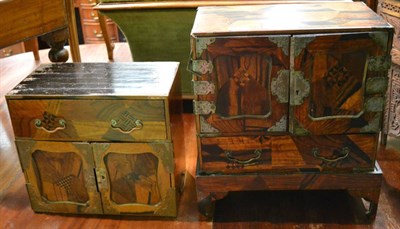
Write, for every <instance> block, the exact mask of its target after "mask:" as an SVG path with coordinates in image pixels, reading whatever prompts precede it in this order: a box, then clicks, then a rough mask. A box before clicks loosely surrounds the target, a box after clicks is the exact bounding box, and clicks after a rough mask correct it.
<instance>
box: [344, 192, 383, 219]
mask: <svg viewBox="0 0 400 229" xmlns="http://www.w3.org/2000/svg"><path fill="white" fill-rule="evenodd" d="M349 194H350V195H351V196H353V197H355V198H361V200H362V202H363V205H364V210H365V216H366V217H367V218H368V220H369V221H374V220H375V217H376V212H377V210H378V202H379V195H380V189H379V188H377V189H370V190H349Z"/></svg>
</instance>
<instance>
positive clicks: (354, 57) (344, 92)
mask: <svg viewBox="0 0 400 229" xmlns="http://www.w3.org/2000/svg"><path fill="white" fill-rule="evenodd" d="M390 37H391V34H390V33H387V32H371V33H348V34H317V35H304V36H303V35H296V36H294V37H293V39H292V44H291V46H292V50H293V52H292V55H293V57H292V58H293V59H294V61H293V63H292V64H293V71H292V72H291V95H294V96H292V97H291V101H290V102H291V105H292V108H293V120H292V121H293V122H292V123H291V132H292V133H294V134H296V135H303V134H341V133H360V132H369V133H373V132H379V131H380V127H381V120H382V113H383V108H384V95H385V93H386V90H387V82H388V78H387V71H388V69H389V68H390V55H389V53H390V41H391V38H390Z"/></svg>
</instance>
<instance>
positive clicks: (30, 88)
mask: <svg viewBox="0 0 400 229" xmlns="http://www.w3.org/2000/svg"><path fill="white" fill-rule="evenodd" d="M178 66H179V63H178V62H126V63H125V62H124V63H62V64H44V65H41V66H39V67H38V68H37V69H36V70H35V71H33V72H32V73H31V74H30V75H29V76H28V77H26V78H25V79H24V80H23V81H22V82H21V83H20V84H18V85H17V86H16V87H15V88H14V89H13V90H11V91H10V92H9V93H8V94H7V95H6V98H8V99H13V98H31V97H34V98H38V97H44V98H66V97H73V98H77V97H83V98H89V97H98V96H101V97H104V96H110V97H123V98H127V97H139V98H140V97H142V98H150V97H151V98H158V97H166V96H168V95H169V93H170V90H171V87H172V84H173V81H174V78H175V75H176V74H177V70H178Z"/></svg>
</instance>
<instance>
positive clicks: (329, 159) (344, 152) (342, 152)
mask: <svg viewBox="0 0 400 229" xmlns="http://www.w3.org/2000/svg"><path fill="white" fill-rule="evenodd" d="M311 151H312V153H313V156H314V157H315V158H318V159H320V160H322V161H325V162H330V163H331V162H337V161H340V160H343V159H345V158H346V157H347V156H349V154H350V149H349V147H343V148H342V149H340V154H338V155H332V156H330V157H326V156H323V155H321V154H320V152H319V149H318V148H317V147H315V148H313V149H312V150H311Z"/></svg>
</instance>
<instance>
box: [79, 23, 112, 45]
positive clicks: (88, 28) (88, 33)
mask: <svg viewBox="0 0 400 229" xmlns="http://www.w3.org/2000/svg"><path fill="white" fill-rule="evenodd" d="M82 29H83V33H84V35H85V43H89V42H90V41H96V40H99V41H103V40H104V36H103V32H102V30H101V27H100V24H99V23H85V24H83V25H82ZM107 31H108V35H109V36H110V39H111V40H117V33H118V32H117V29H116V26H115V24H113V23H107Z"/></svg>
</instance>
